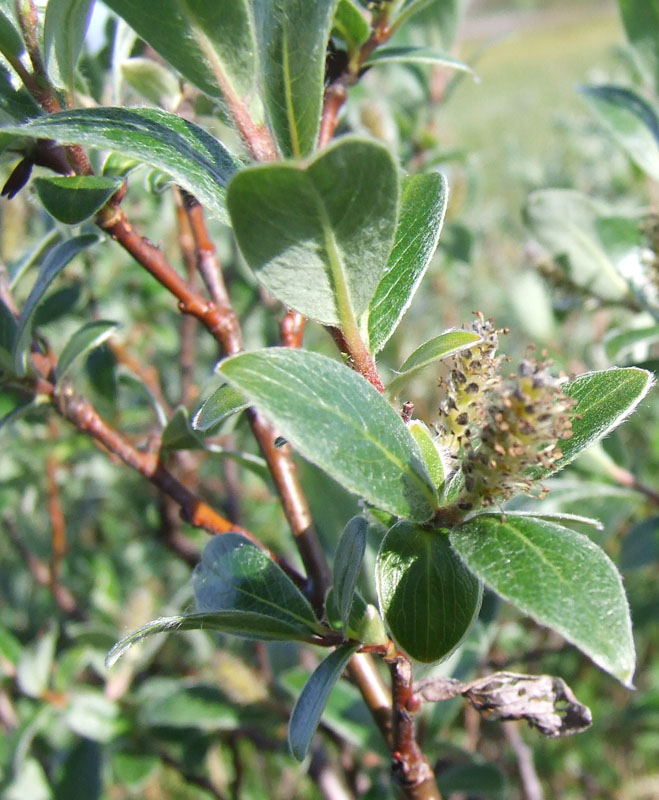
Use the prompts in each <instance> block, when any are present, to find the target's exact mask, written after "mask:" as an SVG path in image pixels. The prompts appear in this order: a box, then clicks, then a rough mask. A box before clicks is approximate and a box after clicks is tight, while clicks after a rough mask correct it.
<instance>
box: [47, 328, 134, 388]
mask: <svg viewBox="0 0 659 800" xmlns="http://www.w3.org/2000/svg"><path fill="white" fill-rule="evenodd" d="M118 325H119V323H118V322H110V321H109V320H103V319H99V320H95V321H94V322H88V323H87V324H86V325H83V327H82V328H79V329H78V330H77V331H76V332H75V333H74V334H73V336H72V337H71V338H70V339H69V341H68V342H67V343H66V345H65V346H64V350H62V353H61V355H60V357H59V359H58V361H57V370H56V372H57V380H58V381H61V380H62V378H64V376H65V375H66V374H67V373H68V372H69V370H70V369H71V367H72V366H73V365H74V364H75V362H76V361H78V360H79V359H81V358H82V357H83V356H86V355H87V354H88V353H90V352H91V351H92V350H94V349H95V348H96V347H99V346H100V345H101V344H103V342H105V341H106V340H107V339H109V338H110V336H112V334H113V333H114V331H115V330H116V328H117V326H118Z"/></svg>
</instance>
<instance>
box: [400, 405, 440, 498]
mask: <svg viewBox="0 0 659 800" xmlns="http://www.w3.org/2000/svg"><path fill="white" fill-rule="evenodd" d="M407 427H408V428H409V431H410V433H411V434H412V436H414V439H415V440H416V443H417V444H418V445H419V450H420V451H421V455H422V456H423V460H424V461H425V462H426V467H427V469H428V474H429V475H430V477H431V479H432V482H433V483H434V484H435V486H436V487H437V490H438V491H439V489H441V487H442V486H443V485H444V478H445V475H446V471H447V470H446V469H445V467H444V461H443V460H442V455H441V453H440V451H439V449H438V448H437V445H436V444H435V440H434V439H433V437H432V434H431V433H430V431H429V430H428V426H427V425H425V424H424V423H423V422H421V420H418V419H414V420H412V422H410V424H409V425H408V426H407Z"/></svg>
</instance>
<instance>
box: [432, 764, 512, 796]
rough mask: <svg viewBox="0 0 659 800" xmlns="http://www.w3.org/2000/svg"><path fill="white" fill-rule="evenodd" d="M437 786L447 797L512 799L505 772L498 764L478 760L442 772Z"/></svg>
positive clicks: (455, 765) (438, 777)
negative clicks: (456, 795) (458, 795)
mask: <svg viewBox="0 0 659 800" xmlns="http://www.w3.org/2000/svg"><path fill="white" fill-rule="evenodd" d="M437 785H438V786H439V789H440V791H441V792H442V794H443V795H446V796H447V797H448V796H449V795H452V794H454V793H456V794H457V793H459V794H461V795H463V796H467V797H472V798H483V799H484V800H508V798H509V797H510V788H509V785H508V779H507V778H506V774H505V772H503V771H502V770H501V769H499V767H497V765H496V764H492V763H482V762H480V761H479V760H477V759H473V760H471V761H469V763H467V764H454V765H453V766H450V767H449V768H448V769H445V770H442V771H441V772H440V774H439V775H438V776H437Z"/></svg>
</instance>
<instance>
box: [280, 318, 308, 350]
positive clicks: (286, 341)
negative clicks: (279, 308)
mask: <svg viewBox="0 0 659 800" xmlns="http://www.w3.org/2000/svg"><path fill="white" fill-rule="evenodd" d="M306 321H307V320H306V317H304V316H303V315H302V314H300V313H299V311H293V309H292V308H289V310H288V311H287V312H286V316H285V317H284V319H283V320H282V321H281V343H282V344H283V345H284V347H294V348H296V349H299V348H300V347H302V340H303V339H304V328H305V325H306Z"/></svg>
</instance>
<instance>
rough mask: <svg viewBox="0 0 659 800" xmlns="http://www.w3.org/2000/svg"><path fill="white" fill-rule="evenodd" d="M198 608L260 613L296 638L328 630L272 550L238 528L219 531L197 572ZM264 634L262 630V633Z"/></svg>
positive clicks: (205, 549)
mask: <svg viewBox="0 0 659 800" xmlns="http://www.w3.org/2000/svg"><path fill="white" fill-rule="evenodd" d="M192 585H193V587H194V593H195V598H196V600H197V608H198V609H199V611H201V612H202V613H214V612H219V611H231V612H241V613H243V614H250V615H254V614H255V615H258V616H259V617H261V618H265V619H267V620H270V622H271V623H272V629H273V631H281V630H282V628H285V629H287V630H289V631H292V632H297V638H300V639H301V638H306V639H308V638H310V637H312V636H313V635H314V634H317V633H319V632H322V631H323V628H322V626H321V625H320V623H319V622H318V620H317V619H316V615H315V614H314V612H313V609H312V608H311V606H310V605H309V602H308V601H307V599H306V598H305V597H304V595H303V594H302V593H301V592H300V590H299V589H298V588H297V587H296V586H295V584H294V583H293V581H292V580H291V579H290V578H289V577H288V576H287V575H286V573H285V572H284V571H283V570H282V569H281V568H280V567H278V566H277V564H275V562H274V561H273V560H272V559H271V558H270V556H269V555H268V554H267V553H266V552H265V551H264V550H261V549H260V548H259V547H257V546H256V545H255V544H253V543H252V542H250V541H249V539H246V538H245V537H244V536H242V535H241V534H238V533H224V534H222V535H221V536H216V537H215V538H214V539H211V540H210V542H209V543H208V544H207V545H206V547H205V548H204V552H203V553H202V556H201V563H200V564H198V565H197V566H196V567H195V570H194V573H193V575H192ZM259 635H260V634H259Z"/></svg>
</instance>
